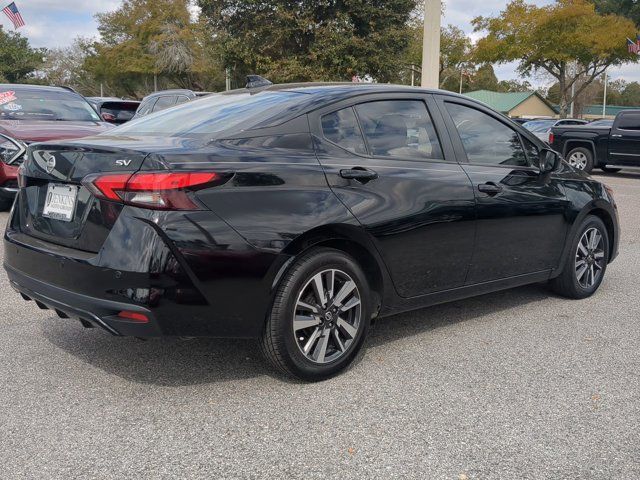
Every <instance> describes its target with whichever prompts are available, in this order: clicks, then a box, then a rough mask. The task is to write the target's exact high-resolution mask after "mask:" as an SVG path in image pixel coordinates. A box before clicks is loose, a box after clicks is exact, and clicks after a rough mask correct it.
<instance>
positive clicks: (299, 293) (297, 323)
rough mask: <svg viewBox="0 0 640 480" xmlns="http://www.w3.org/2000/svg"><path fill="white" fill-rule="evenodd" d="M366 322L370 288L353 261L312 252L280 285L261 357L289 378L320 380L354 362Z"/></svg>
mask: <svg viewBox="0 0 640 480" xmlns="http://www.w3.org/2000/svg"><path fill="white" fill-rule="evenodd" d="M370 320H371V294H370V290H369V285H368V283H367V279H366V277H365V275H364V273H363V272H362V269H361V268H360V266H359V265H358V264H357V263H356V261H355V260H354V259H353V258H351V257H350V256H348V255H346V254H345V253H343V252H341V251H339V250H334V249H331V248H317V249H313V250H311V251H309V252H308V253H305V254H303V255H302V256H301V257H300V258H299V259H297V260H296V261H295V262H294V264H293V265H292V266H291V267H290V268H289V270H288V271H287V273H286V274H285V276H284V278H283V279H282V281H281V282H280V285H279V287H278V289H277V292H276V295H275V299H274V302H273V306H272V308H271V312H270V313H269V316H268V318H267V323H266V325H265V330H264V333H263V335H262V341H261V347H262V351H263V353H264V355H265V357H266V358H267V360H268V361H269V362H270V363H271V364H272V365H273V366H274V367H276V368H277V369H279V370H280V371H282V372H284V373H286V374H288V375H291V376H294V377H297V378H299V379H301V380H306V381H319V380H324V379H326V378H329V377H332V376H333V375H335V374H337V373H338V372H340V371H342V370H343V369H345V368H347V367H348V366H349V365H350V364H351V363H352V362H353V360H354V359H355V357H356V356H357V354H358V352H359V351H360V349H361V348H362V345H363V343H364V340H365V337H366V335H367V331H368V329H369V323H370Z"/></svg>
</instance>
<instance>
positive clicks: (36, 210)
mask: <svg viewBox="0 0 640 480" xmlns="http://www.w3.org/2000/svg"><path fill="white" fill-rule="evenodd" d="M146 156H147V153H145V152H143V151H137V150H132V149H126V148H109V147H107V146H106V145H105V146H103V145H90V144H87V145H83V144H81V143H79V142H78V143H70V144H35V145H32V146H31V147H29V151H28V158H27V161H26V162H24V164H23V165H22V167H21V175H22V177H23V188H21V189H20V192H19V195H18V202H17V204H16V207H15V208H16V215H18V216H19V228H20V230H21V231H22V232H23V233H25V234H27V235H30V236H33V237H37V238H40V239H42V240H45V241H47V242H51V243H55V244H58V245H64V246H66V247H70V248H74V249H78V250H84V251H89V252H98V251H99V250H100V248H101V247H102V244H103V243H104V240H105V239H106V237H107V235H108V234H109V231H110V230H111V228H112V227H113V225H114V224H115V221H116V220H117V218H118V215H119V214H120V211H121V210H122V208H123V206H122V205H119V204H117V203H113V202H106V201H101V200H98V199H96V198H95V197H93V195H91V193H90V192H89V191H88V190H87V189H86V188H85V187H84V186H83V185H82V184H81V182H82V180H83V179H84V177H86V176H87V175H89V174H94V173H103V172H135V171H138V170H139V169H140V167H141V166H142V163H143V161H144V159H145V157H146ZM74 192H75V193H74ZM52 196H53V197H52ZM48 197H49V198H48ZM52 198H53V200H52ZM56 199H57V200H56ZM45 204H47V205H48V207H47V208H48V209H49V211H48V212H46V211H45ZM60 210H63V211H64V214H60V213H59V211H60ZM47 215H48V216H47Z"/></svg>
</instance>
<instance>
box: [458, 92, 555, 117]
mask: <svg viewBox="0 0 640 480" xmlns="http://www.w3.org/2000/svg"><path fill="white" fill-rule="evenodd" d="M465 95H466V96H467V97H470V98H473V99H474V100H478V101H480V102H482V103H484V104H486V105H488V106H489V107H491V108H493V109H494V110H497V111H498V112H501V113H504V114H505V115H508V116H509V117H513V118H540V117H549V118H553V117H555V116H557V113H558V112H556V110H555V108H553V105H551V104H550V103H549V102H547V101H546V100H545V99H544V98H542V96H541V95H540V94H539V93H538V92H492V91H490V90H476V91H475V92H469V93H465Z"/></svg>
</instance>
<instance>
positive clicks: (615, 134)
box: [611, 133, 622, 138]
mask: <svg viewBox="0 0 640 480" xmlns="http://www.w3.org/2000/svg"><path fill="white" fill-rule="evenodd" d="M611 136H612V137H615V138H622V135H620V134H619V133H612V134H611Z"/></svg>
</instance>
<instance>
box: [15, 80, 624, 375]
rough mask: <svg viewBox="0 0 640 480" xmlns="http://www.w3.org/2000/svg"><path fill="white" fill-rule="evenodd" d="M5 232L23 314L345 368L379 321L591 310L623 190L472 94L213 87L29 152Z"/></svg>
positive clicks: (283, 364) (289, 369) (288, 363)
mask: <svg viewBox="0 0 640 480" xmlns="http://www.w3.org/2000/svg"><path fill="white" fill-rule="evenodd" d="M19 183H20V190H19V193H18V198H17V201H16V203H15V204H14V207H13V211H12V214H11V217H10V220H9V222H8V226H7V230H6V233H5V239H4V242H5V260H4V261H5V268H6V270H7V274H8V277H9V279H10V282H11V285H12V286H13V287H14V288H15V289H16V290H17V291H18V292H20V294H21V295H22V297H23V298H24V299H25V300H33V301H34V302H35V304H36V305H37V306H39V307H40V308H49V309H52V310H54V311H55V312H56V313H57V314H58V315H59V316H60V317H63V318H68V317H73V318H78V319H80V322H82V324H83V325H84V326H86V327H93V326H98V327H101V328H102V329H104V330H106V331H107V332H110V333H112V334H114V335H129V336H136V337H152V336H159V335H174V336H215V337H245V338H257V339H259V340H260V344H261V346H262V349H263V351H264V354H265V356H266V358H267V359H268V360H269V361H270V362H271V363H272V364H273V365H274V366H275V367H277V368H279V369H280V370H282V371H283V372H285V373H287V374H290V375H293V376H296V377H298V378H301V379H303V380H320V379H324V378H327V377H330V376H331V375H334V374H336V373H337V372H339V371H341V370H342V369H344V368H345V367H347V366H348V365H349V364H350V363H351V362H352V361H353V359H354V357H355V356H356V354H357V353H358V351H359V350H360V349H361V347H362V345H363V342H364V340H365V338H366V335H367V330H368V328H369V325H370V322H371V320H372V319H373V318H375V317H383V316H387V315H390V314H393V313H398V312H402V311H407V310H411V309H416V308H420V307H424V306H427V305H433V304H437V303H442V302H447V301H451V300H456V299H460V298H464V297H469V296H473V295H479V294H483V293H487V292H492V291H496V290H501V289H506V288H510V287H516V286H519V285H524V284H529V283H534V282H547V281H548V282H549V283H550V285H551V287H552V288H553V290H555V291H556V292H557V293H559V294H560V295H563V296H566V297H569V298H574V299H579V298H584V297H588V296H590V295H592V294H593V293H594V292H595V291H596V290H597V289H598V287H599V286H600V284H601V282H602V281H603V277H604V275H605V271H606V268H607V264H608V263H609V262H611V261H612V260H613V259H614V258H615V257H616V255H617V252H618V216H617V212H616V204H615V201H614V199H613V195H612V192H611V190H610V189H609V188H607V187H606V186H605V185H603V184H601V183H599V182H597V181H595V180H593V179H592V178H591V177H589V176H588V175H587V174H585V173H583V172H580V171H577V170H574V169H573V168H571V167H570V166H568V165H567V164H566V163H564V162H563V161H561V159H560V157H559V156H558V155H557V154H556V153H555V152H553V151H551V150H549V149H548V147H546V146H545V145H544V144H543V143H542V142H541V141H540V140H538V139H537V138H536V137H535V135H533V134H532V133H530V132H529V131H527V130H526V129H523V128H522V127H520V126H518V125H516V124H515V123H512V122H511V121H510V120H508V119H507V118H506V117H504V116H502V115H501V114H499V113H496V112H495V111H493V110H490V109H489V108H487V107H486V106H483V105H482V104H480V103H478V102H475V101H474V100H471V99H469V98H466V97H462V96H459V95H455V94H451V93H447V92H441V91H429V90H421V89H414V88H409V87H400V86H389V85H371V84H369V85H357V86H344V85H334V86H318V85H313V84H307V85H304V86H300V85H292V86H286V85H285V86H282V85H280V86H273V87H269V88H267V89H266V90H263V91H262V92H260V93H256V94H253V93H252V92H247V93H237V92H236V93H234V94H233V95H216V96H211V97H207V98H203V99H199V100H195V101H193V102H189V103H185V104H183V105H180V106H177V107H174V108H171V109H168V110H164V111H162V112H159V113H156V114H152V115H149V116H147V117H145V118H142V119H140V120H134V121H132V122H129V123H127V124H125V125H123V126H120V127H117V128H115V129H113V130H111V131H109V132H106V133H104V134H101V135H98V136H95V137H92V138H85V139H81V140H73V141H58V142H52V143H41V144H34V145H31V146H30V147H29V151H28V158H27V160H26V161H25V162H24V164H23V165H22V167H21V170H20V177H19Z"/></svg>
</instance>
